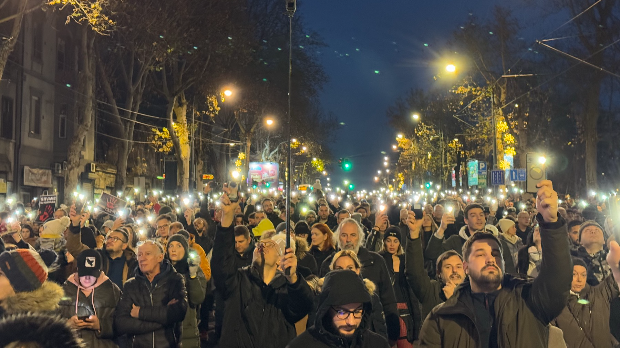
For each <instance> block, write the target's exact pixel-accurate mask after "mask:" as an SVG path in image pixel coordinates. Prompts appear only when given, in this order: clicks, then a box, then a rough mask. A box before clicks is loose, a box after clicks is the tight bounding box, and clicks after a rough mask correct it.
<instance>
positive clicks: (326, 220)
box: [309, 203, 338, 231]
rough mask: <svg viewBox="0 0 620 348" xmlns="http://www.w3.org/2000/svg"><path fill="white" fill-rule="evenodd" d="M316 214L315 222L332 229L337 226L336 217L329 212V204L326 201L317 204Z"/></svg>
mask: <svg viewBox="0 0 620 348" xmlns="http://www.w3.org/2000/svg"><path fill="white" fill-rule="evenodd" d="M318 215H319V217H318V221H317V222H319V223H322V224H326V225H327V227H329V228H330V229H331V230H332V231H333V230H335V229H336V228H337V227H338V222H337V220H336V217H335V216H334V215H333V214H331V211H330V209H329V206H328V205H327V204H326V203H321V204H319V207H318ZM309 225H310V224H309Z"/></svg>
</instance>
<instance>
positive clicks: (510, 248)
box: [499, 233, 523, 273]
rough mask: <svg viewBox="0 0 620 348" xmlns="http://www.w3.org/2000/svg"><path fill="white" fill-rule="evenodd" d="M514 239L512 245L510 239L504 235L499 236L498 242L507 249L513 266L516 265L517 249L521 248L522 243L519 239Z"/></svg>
mask: <svg viewBox="0 0 620 348" xmlns="http://www.w3.org/2000/svg"><path fill="white" fill-rule="evenodd" d="M515 237H516V238H515V240H514V243H513V242H511V241H510V237H508V236H506V235H505V234H504V233H500V234H499V240H500V241H502V243H505V246H506V247H507V248H508V251H509V252H510V256H512V262H513V264H514V265H516V264H517V262H518V259H517V254H518V253H519V249H521V248H522V247H523V241H522V240H521V238H519V237H517V236H515ZM515 273H516V272H515Z"/></svg>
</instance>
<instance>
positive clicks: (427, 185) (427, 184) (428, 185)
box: [424, 182, 433, 190]
mask: <svg viewBox="0 0 620 348" xmlns="http://www.w3.org/2000/svg"><path fill="white" fill-rule="evenodd" d="M431 185H433V184H432V183H431V182H427V183H426V184H424V186H425V187H426V189H427V190H429V189H430V188H431Z"/></svg>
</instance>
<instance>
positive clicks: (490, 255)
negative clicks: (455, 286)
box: [463, 239, 504, 292]
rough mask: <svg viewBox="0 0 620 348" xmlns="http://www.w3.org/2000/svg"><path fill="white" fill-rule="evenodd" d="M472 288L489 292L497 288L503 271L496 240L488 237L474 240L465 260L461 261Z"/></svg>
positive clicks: (502, 262)
mask: <svg viewBox="0 0 620 348" xmlns="http://www.w3.org/2000/svg"><path fill="white" fill-rule="evenodd" d="M463 267H464V269H465V274H467V275H469V279H470V281H471V283H472V290H474V291H475V292H482V291H484V292H490V291H495V290H497V289H498V288H499V286H500V285H501V282H502V278H503V273H504V260H503V259H502V254H501V249H500V247H499V245H498V244H497V242H495V241H493V240H490V239H483V240H478V241H475V242H474V243H473V244H472V246H471V253H470V254H469V257H468V259H467V261H465V262H463Z"/></svg>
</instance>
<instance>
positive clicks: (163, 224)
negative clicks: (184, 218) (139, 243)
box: [155, 214, 173, 251]
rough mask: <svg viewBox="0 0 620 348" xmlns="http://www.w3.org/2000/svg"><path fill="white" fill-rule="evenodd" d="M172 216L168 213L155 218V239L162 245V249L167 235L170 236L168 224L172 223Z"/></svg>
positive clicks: (166, 241) (166, 240)
mask: <svg viewBox="0 0 620 348" xmlns="http://www.w3.org/2000/svg"><path fill="white" fill-rule="evenodd" d="M172 222H173V221H172V218H171V217H170V215H168V214H162V215H159V216H158V217H157V220H155V225H156V227H157V241H158V242H159V244H161V245H163V246H164V251H165V248H166V246H167V245H168V237H170V225H172Z"/></svg>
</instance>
